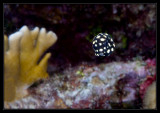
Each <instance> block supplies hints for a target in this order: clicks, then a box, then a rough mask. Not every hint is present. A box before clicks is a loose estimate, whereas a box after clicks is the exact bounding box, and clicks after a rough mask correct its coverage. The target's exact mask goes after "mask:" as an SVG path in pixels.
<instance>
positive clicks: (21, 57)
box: [4, 26, 57, 101]
mask: <svg viewBox="0 0 160 113" xmlns="http://www.w3.org/2000/svg"><path fill="white" fill-rule="evenodd" d="M56 40H57V36H56V34H55V33H53V32H51V31H49V32H46V30H45V28H41V30H40V31H39V28H38V27H35V28H34V29H33V30H31V31H30V30H29V29H28V27H27V26H23V27H22V28H21V29H20V30H19V31H18V32H16V33H14V34H12V35H10V36H9V38H8V37H7V36H6V35H5V36H4V100H5V101H13V100H15V99H19V98H22V97H23V96H25V95H26V94H27V91H26V88H27V87H28V86H30V85H31V84H32V83H34V82H35V81H37V80H39V79H44V78H47V77H48V73H47V71H46V70H47V61H48V59H49V58H50V56H51V53H47V54H45V56H44V57H43V58H42V59H41V60H40V57H41V56H42V54H43V53H44V52H45V51H46V50H47V49H48V48H49V47H51V46H52V45H53V44H54V43H55V42H56ZM39 60H40V61H39Z"/></svg>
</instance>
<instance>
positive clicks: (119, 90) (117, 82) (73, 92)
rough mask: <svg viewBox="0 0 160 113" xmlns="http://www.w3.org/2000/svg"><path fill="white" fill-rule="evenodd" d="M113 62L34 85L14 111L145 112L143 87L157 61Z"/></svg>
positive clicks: (67, 72)
mask: <svg viewBox="0 0 160 113" xmlns="http://www.w3.org/2000/svg"><path fill="white" fill-rule="evenodd" d="M149 60H150V62H148V60H146V61H140V60H136V61H129V62H111V63H104V64H99V65H93V64H91V65H88V63H85V62H84V63H82V64H80V65H78V66H76V67H74V68H72V67H70V68H68V69H66V70H64V71H63V72H61V73H53V72H54V70H52V69H53V68H52V65H51V64H50V65H49V68H48V70H49V73H50V74H52V75H51V77H50V78H49V79H47V80H44V81H39V82H37V83H35V84H33V85H32V86H31V87H30V88H29V89H28V92H29V95H27V96H26V97H24V98H22V99H20V100H16V101H14V102H11V103H5V108H12V109H19V108H20V109H28V108H29V109H37V108H38V109H39V108H41V109H43V108H44V109H121V108H128V109H130V108H134V109H136V108H137V109H142V104H143V103H142V100H143V99H142V98H141V96H140V93H139V92H140V85H141V84H142V83H143V82H144V81H145V80H146V78H147V76H150V77H151V76H153V75H155V73H156V70H155V68H156V67H155V63H154V65H152V66H151V65H150V64H151V63H152V64H153V62H155V59H149Z"/></svg>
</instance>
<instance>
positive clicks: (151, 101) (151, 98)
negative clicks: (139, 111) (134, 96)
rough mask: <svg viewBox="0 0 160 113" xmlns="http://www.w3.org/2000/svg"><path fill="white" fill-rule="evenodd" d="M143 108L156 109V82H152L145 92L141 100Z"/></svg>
mask: <svg viewBox="0 0 160 113" xmlns="http://www.w3.org/2000/svg"><path fill="white" fill-rule="evenodd" d="M143 108H145V109H155V108H156V82H153V83H152V84H151V85H150V86H149V87H148V88H147V90H146V92H145V95H144V100H143Z"/></svg>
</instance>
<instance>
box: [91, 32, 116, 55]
mask: <svg viewBox="0 0 160 113" xmlns="http://www.w3.org/2000/svg"><path fill="white" fill-rule="evenodd" d="M92 44H93V49H94V51H95V55H96V56H109V55H110V54H111V53H112V52H113V51H114V49H115V43H114V42H113V39H112V37H111V36H110V35H109V34H107V33H99V34H98V35H97V36H95V37H94V39H93V42H92Z"/></svg>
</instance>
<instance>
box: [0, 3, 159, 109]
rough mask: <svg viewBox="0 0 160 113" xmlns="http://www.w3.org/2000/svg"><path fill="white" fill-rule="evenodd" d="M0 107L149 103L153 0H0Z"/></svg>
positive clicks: (153, 89)
mask: <svg viewBox="0 0 160 113" xmlns="http://www.w3.org/2000/svg"><path fill="white" fill-rule="evenodd" d="M3 10H4V14H3V15H4V26H3V32H4V54H3V56H4V76H3V78H4V80H3V81H4V95H3V97H4V109H105V110H111V109H133V110H134V109H156V108H157V106H156V16H157V14H156V4H142V3H141V4H69V3H68V4H67V3H66V4H3Z"/></svg>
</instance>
